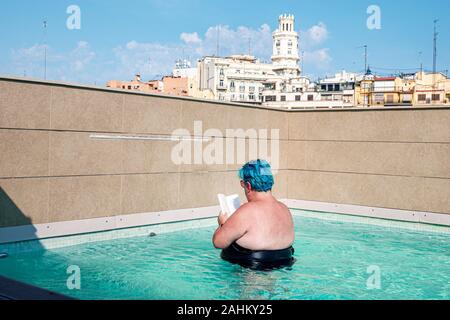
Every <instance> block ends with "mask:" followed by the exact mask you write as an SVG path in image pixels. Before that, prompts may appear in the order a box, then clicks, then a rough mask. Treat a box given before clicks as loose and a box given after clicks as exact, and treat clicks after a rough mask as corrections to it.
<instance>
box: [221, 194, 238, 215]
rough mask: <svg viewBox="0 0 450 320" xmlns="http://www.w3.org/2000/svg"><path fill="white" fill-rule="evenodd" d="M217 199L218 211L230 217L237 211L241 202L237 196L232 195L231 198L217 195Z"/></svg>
mask: <svg viewBox="0 0 450 320" xmlns="http://www.w3.org/2000/svg"><path fill="white" fill-rule="evenodd" d="M217 198H218V199H219V204H220V209H221V210H222V213H225V214H227V215H228V217H231V216H232V215H233V213H235V212H236V211H237V209H239V207H240V206H241V200H240V199H239V195H237V194H233V195H231V196H226V195H224V194H218V195H217Z"/></svg>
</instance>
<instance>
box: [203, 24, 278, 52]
mask: <svg viewBox="0 0 450 320" xmlns="http://www.w3.org/2000/svg"><path fill="white" fill-rule="evenodd" d="M218 39H219V55H220V56H228V55H232V54H246V53H248V52H249V51H251V54H252V55H255V56H257V57H259V58H262V59H265V60H268V59H269V58H270V56H271V54H272V32H271V29H270V26H269V25H268V24H263V25H261V26H260V27H259V28H257V29H253V28H249V27H245V26H240V27H237V28H236V29H232V28H230V27H229V26H222V25H218V26H213V27H210V28H208V30H207V31H206V33H205V39H204V44H203V47H202V51H201V54H204V55H212V54H216V51H217V40H218Z"/></svg>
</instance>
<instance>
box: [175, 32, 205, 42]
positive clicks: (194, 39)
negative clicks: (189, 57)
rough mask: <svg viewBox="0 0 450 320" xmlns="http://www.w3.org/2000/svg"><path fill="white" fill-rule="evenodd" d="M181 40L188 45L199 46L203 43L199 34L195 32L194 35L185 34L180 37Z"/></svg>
mask: <svg viewBox="0 0 450 320" xmlns="http://www.w3.org/2000/svg"><path fill="white" fill-rule="evenodd" d="M180 39H181V41H183V42H184V43H186V44H199V43H201V42H202V39H200V37H199V36H198V33H197V32H193V33H186V32H183V33H182V34H181V35H180Z"/></svg>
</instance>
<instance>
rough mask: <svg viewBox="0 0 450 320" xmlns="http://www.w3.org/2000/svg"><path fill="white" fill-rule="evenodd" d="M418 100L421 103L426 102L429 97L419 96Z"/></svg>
mask: <svg viewBox="0 0 450 320" xmlns="http://www.w3.org/2000/svg"><path fill="white" fill-rule="evenodd" d="M418 100H419V101H421V102H425V101H426V100H427V95H426V94H419V96H418Z"/></svg>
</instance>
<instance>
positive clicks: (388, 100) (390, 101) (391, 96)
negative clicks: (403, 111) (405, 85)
mask: <svg viewBox="0 0 450 320" xmlns="http://www.w3.org/2000/svg"><path fill="white" fill-rule="evenodd" d="M386 102H387V103H394V95H393V94H388V95H387V97H386Z"/></svg>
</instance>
